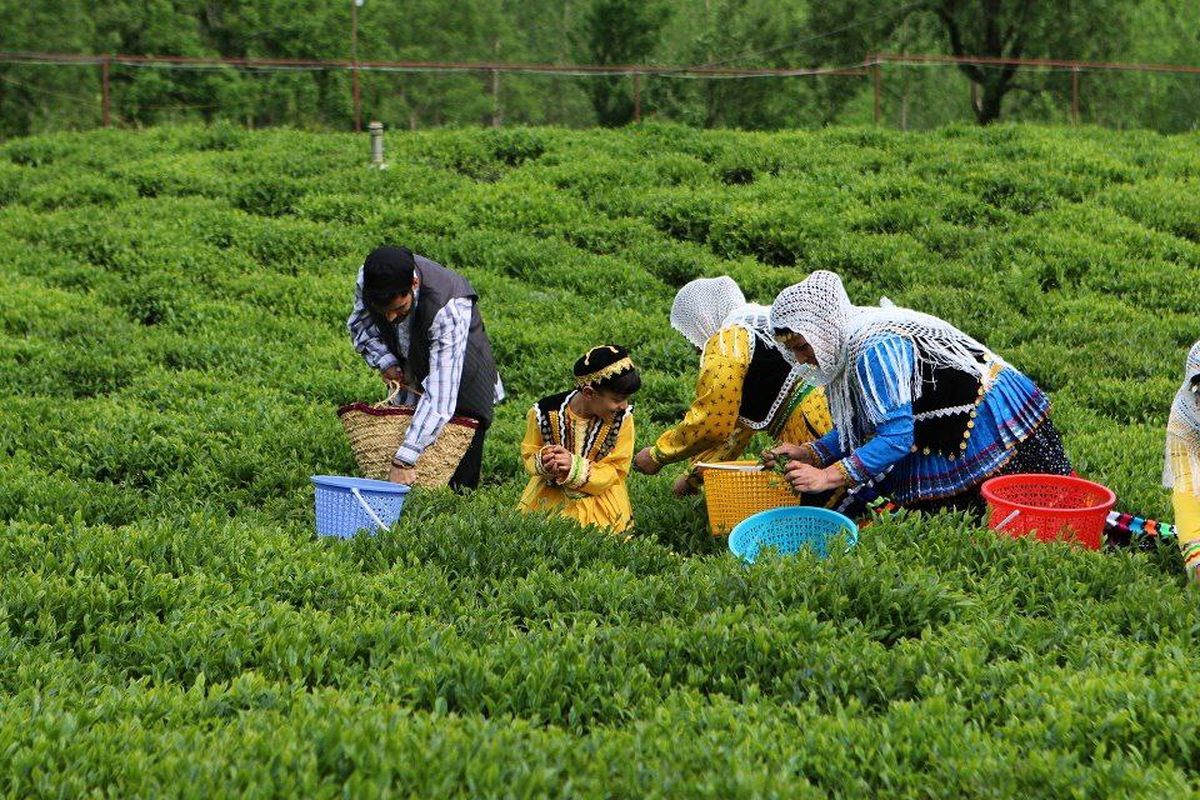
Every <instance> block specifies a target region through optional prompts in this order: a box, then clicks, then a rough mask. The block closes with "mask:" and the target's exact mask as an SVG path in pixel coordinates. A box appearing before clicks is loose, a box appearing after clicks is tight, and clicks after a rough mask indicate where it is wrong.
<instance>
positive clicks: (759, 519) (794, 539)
mask: <svg viewBox="0 0 1200 800" xmlns="http://www.w3.org/2000/svg"><path fill="white" fill-rule="evenodd" d="M838 534H844V535H845V537H846V545H847V546H846V549H847V550H848V549H850V548H851V547H853V546H854V545H855V544H857V543H858V526H857V525H855V524H854V520H852V519H850V518H849V517H847V516H845V515H843V514H839V513H838V512H836V511H830V510H829V509H827V508H816V507H813V506H789V507H787V508H773V509H771V510H770V511H760V512H759V513H757V514H755V515H754V516H752V517H747V518H746V519H744V520H742V521H741V522H739V523H738V524H737V525H735V526H734V528H733V530H732V531H730V532H729V550H730V551H731V552H732V553H733V554H734V555H735V556H738V557H739V558H741V559H742V560H743V561H745V562H746V563H748V564H753V563H754V559H756V558H758V553H759V551H760V550H762V548H764V547H774V548H775V549H776V550H778V551H779V553H780V555H788V554H791V553H795V552H796V551H798V550H799V549H800V548H801V547H804V546H805V545H807V546H808V547H810V548H812V550H813V551H814V552H816V554H817V555H818V556H820V557H821V558H824V557H825V556H827V555H828V554H829V552H828V548H829V542H830V540H831V539H833V537H835V536H837V535H838Z"/></svg>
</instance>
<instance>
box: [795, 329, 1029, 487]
mask: <svg viewBox="0 0 1200 800" xmlns="http://www.w3.org/2000/svg"><path fill="white" fill-rule="evenodd" d="M897 352H899V353H900V354H901V357H900V358H899V359H897V358H896V357H895V356H896V353H897ZM885 354H886V357H885ZM984 363H985V365H986V368H985V377H984V380H983V383H982V388H981V389H980V392H979V396H978V398H977V400H976V402H975V405H974V408H973V410H972V411H971V420H970V422H968V429H967V431H966V434H965V436H964V438H963V440H962V443H961V445H960V447H961V452H960V454H958V455H951V456H947V455H943V454H941V453H938V452H936V451H933V450H930V449H928V448H924V449H922V448H918V447H917V446H916V444H915V438H914V427H915V425H916V423H917V419H916V418H915V417H914V415H913V407H912V404H911V403H904V404H900V405H896V406H894V407H891V408H885V407H877V408H872V409H870V413H864V414H860V415H858V416H859V418H875V419H882V422H880V423H879V424H878V425H876V426H875V428H874V430H873V431H868V432H867V434H868V437H869V438H867V437H863V438H864V439H866V441H865V443H864V444H862V445H860V446H859V447H857V448H855V449H854V450H853V451H852V452H849V453H847V452H845V451H844V450H843V448H842V446H841V444H840V441H839V438H840V437H839V432H838V430H837V429H836V428H835V429H834V430H832V431H830V432H829V433H828V434H826V435H825V436H823V437H821V438H820V439H819V440H817V441H816V442H814V443H813V447H814V449H815V450H816V453H817V455H818V456H819V457H820V460H821V463H822V464H823V465H829V464H832V463H834V462H838V461H840V462H841V465H842V466H843V467H844V469H845V471H846V473H847V474H849V476H850V477H851V478H852V480H853V481H854V483H855V484H861V483H865V482H867V481H869V480H872V479H874V480H875V482H876V486H877V488H878V489H879V490H880V491H883V492H886V493H888V494H890V495H891V498H892V499H893V500H894V501H896V502H898V503H900V504H902V505H904V504H908V503H915V502H921V501H928V500H938V499H942V498H947V497H952V496H954V495H958V494H962V493H963V492H966V491H968V490H970V489H972V488H973V487H975V486H977V485H978V484H980V483H982V482H983V481H984V480H985V479H986V478H988V477H990V476H991V475H993V474H995V473H996V472H998V471H999V470H1000V469H1001V468H1003V466H1004V465H1005V464H1006V463H1007V462H1008V461H1009V460H1010V459H1011V458H1012V457H1013V455H1014V453H1015V448H1016V447H1017V445H1019V444H1021V442H1023V441H1025V440H1026V439H1028V438H1029V437H1030V436H1031V435H1033V433H1034V432H1035V431H1036V430H1037V428H1038V426H1040V425H1041V424H1042V422H1043V421H1045V420H1046V419H1047V418H1048V417H1049V414H1050V400H1049V398H1047V397H1046V395H1045V394H1043V393H1042V391H1041V390H1040V389H1038V387H1037V386H1036V385H1035V384H1034V383H1033V381H1031V380H1030V379H1029V378H1028V377H1026V376H1025V375H1023V374H1022V373H1020V372H1018V371H1017V370H1016V369H1014V368H1012V367H1010V366H1008V365H1006V364H1005V363H1004V362H1003V361H1001V360H1000V359H999V358H997V357H996V356H994V355H992V354H990V353H988V354H986V355H985V362H984ZM851 368H852V369H854V370H855V375H854V377H855V378H856V383H857V386H859V387H861V386H879V385H882V384H884V383H885V382H892V383H893V385H895V383H894V382H899V381H903V382H910V381H911V380H912V375H913V371H914V370H916V369H917V363H916V358H915V353H914V349H913V344H912V341H911V340H909V339H907V338H905V337H903V336H899V335H897V334H892V333H884V334H880V335H878V336H876V337H875V338H874V339H873V340H872V341H871V342H870V343H869V344H868V346H867V347H866V348H865V349H864V350H863V351H862V354H861V356H860V357H859V358H858V359H857V361H856V362H855V363H854V364H853V365H851ZM869 395H870V393H867V392H857V393H856V394H855V396H854V402H855V404H856V405H859V406H861V404H863V403H870V402H873V401H872V400H871V399H870V397H869ZM859 410H860V411H867V409H863V408H861V407H860V409H859ZM931 413H933V414H936V413H937V412H931Z"/></svg>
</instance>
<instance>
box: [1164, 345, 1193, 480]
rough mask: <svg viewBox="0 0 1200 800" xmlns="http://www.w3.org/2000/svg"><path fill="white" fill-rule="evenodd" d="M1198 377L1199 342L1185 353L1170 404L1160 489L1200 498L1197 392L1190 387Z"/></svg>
mask: <svg viewBox="0 0 1200 800" xmlns="http://www.w3.org/2000/svg"><path fill="white" fill-rule="evenodd" d="M1197 375H1200V342H1196V343H1195V344H1194V345H1192V350H1191V352H1190V353H1188V357H1187V366H1186V367H1185V368H1184V371H1183V385H1182V386H1180V387H1179V391H1178V392H1176V393H1175V402H1173V403H1172V404H1171V418H1170V420H1169V421H1168V422H1167V454H1166V458H1165V459H1164V461H1163V486H1166V487H1167V488H1168V489H1171V488H1178V489H1180V490H1182V491H1185V492H1191V493H1192V494H1194V495H1196V496H1197V497H1200V392H1198V391H1196V389H1195V388H1194V386H1193V384H1192V381H1193V379H1194V378H1195V377H1196V376H1197ZM1185 476H1191V480H1185Z"/></svg>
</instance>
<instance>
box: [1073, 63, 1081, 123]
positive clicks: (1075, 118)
mask: <svg viewBox="0 0 1200 800" xmlns="http://www.w3.org/2000/svg"><path fill="white" fill-rule="evenodd" d="M1071 124H1072V125H1078V124H1079V68H1078V67H1076V68H1075V69H1073V70H1071Z"/></svg>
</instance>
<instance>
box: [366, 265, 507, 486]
mask: <svg viewBox="0 0 1200 800" xmlns="http://www.w3.org/2000/svg"><path fill="white" fill-rule="evenodd" d="M420 297H421V295H420V288H419V287H418V288H417V289H414V290H413V305H412V310H410V311H409V313H408V316H406V317H405V318H404V319H403V320H401V321H399V322H398V323H396V325H395V327H396V339H397V340H398V342H399V344H400V351H401V352H402V353H403V355H404V356H405V357H406V358H407V357H408V346H409V342H410V341H411V340H412V320H413V316H414V314H413V313H412V312H413V311H415V310H416V307H417V303H418V302H420ZM473 305H474V301H473V300H471V298H469V297H456V298H454V299H453V300H451V301H450V302H449V303H447V304H446V305H445V306H444V307H443V308H442V310H441V311H438V313H437V314H435V315H434V317H433V323H432V324H431V325H430V326H429V375H428V376H426V378H425V380H424V382H423V383H422V384H421V389H422V394H421V395H420V396H418V395H416V394H414V393H412V392H403V393H402V394H401V395H400V396H399V397H397V398H396V401H397V402H399V403H405V404H408V405H415V406H416V410H415V411H414V412H413V419H412V423H411V424H410V425H409V427H408V433H406V434H405V436H404V442H403V443H402V444H401V445H400V449H399V450H397V451H396V458H398V459H399V460H401V461H403V462H405V463H408V464H415V463H417V459H418V458H420V457H421V453H423V452H425V448H426V447H428V446H429V445H431V444H432V443H433V442H434V440H435V439H437V437H438V434H440V433H441V432H442V428H443V427H445V425H446V423H447V422H449V421H450V417H452V416H454V407H455V405H456V404H457V402H458V387H459V385H460V384H461V383H462V372H463V364H464V363H465V361H466V357H467V335H468V334H469V333H470V330H471V310H472V306H473ZM346 329H347V330H348V331H349V332H350V341H351V342H352V343H353V344H354V349H355V350H357V351H358V352H359V354H361V355H362V357H363V361H366V362H367V366H369V367H371V368H372V369H377V370H379V371H380V372H382V371H384V370H385V369H387V368H389V367H394V366H397V365H398V364H399V360H398V359H397V358H396V356H395V355H393V354H392V352H391V351H390V350H388V348H387V345H386V344H384V342H383V337H382V336H380V334H379V329H378V328H376V327H375V323H374V322H373V321H372V320H371V315H370V313H369V312H368V311H367V308H366V305H365V304H364V303H363V301H362V270H361V269H360V270H359V271H358V281H357V283H356V284H355V286H354V310H353V311H352V312H351V313H350V317H349V319H347V320H346ZM503 399H504V384H503V383H502V382H501V381H500V376H499V374H497V375H496V387H495V391H494V392H493V397H492V400H493V402H494V403H499V402H500V401H501V400H503Z"/></svg>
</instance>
